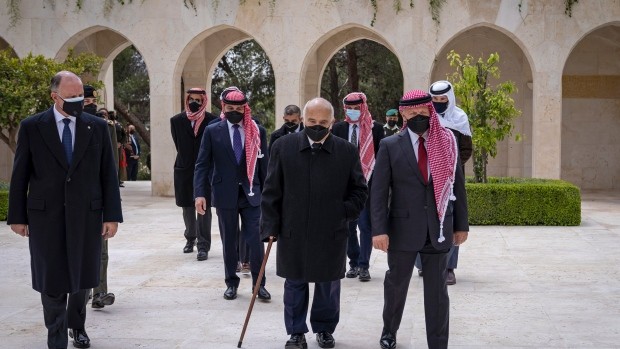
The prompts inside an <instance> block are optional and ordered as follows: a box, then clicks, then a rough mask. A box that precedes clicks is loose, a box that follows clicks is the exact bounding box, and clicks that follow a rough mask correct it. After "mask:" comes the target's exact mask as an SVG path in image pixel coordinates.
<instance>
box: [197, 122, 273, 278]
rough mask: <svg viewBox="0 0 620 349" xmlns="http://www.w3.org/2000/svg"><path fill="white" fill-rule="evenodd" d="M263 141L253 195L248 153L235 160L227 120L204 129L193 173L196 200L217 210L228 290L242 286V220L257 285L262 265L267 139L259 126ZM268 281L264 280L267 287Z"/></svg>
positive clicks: (267, 156)
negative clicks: (239, 246) (239, 248)
mask: <svg viewBox="0 0 620 349" xmlns="http://www.w3.org/2000/svg"><path fill="white" fill-rule="evenodd" d="M258 129H259V131H260V140H261V153H262V157H260V158H258V159H257V161H256V169H255V171H254V178H253V179H252V184H253V189H252V193H253V195H252V193H251V192H250V182H249V181H248V178H247V174H246V168H247V167H246V161H245V152H244V154H243V156H242V158H241V161H240V163H239V164H237V160H236V158H235V153H234V151H233V146H232V142H231V140H230V133H229V132H230V131H229V128H228V121H227V120H222V121H219V122H216V123H213V124H211V125H209V126H207V128H206V129H205V132H204V135H203V137H202V142H201V144H200V151H199V153H198V160H197V161H196V167H195V170H194V197H206V195H207V193H209V192H211V197H210V198H208V197H207V198H206V199H207V201H208V203H209V204H211V206H213V207H215V209H216V212H217V216H218V223H219V227H220V236H221V238H222V244H223V248H224V252H223V253H224V265H225V280H226V285H227V286H228V287H230V286H233V287H239V277H238V276H237V274H236V268H237V261H238V260H239V258H238V253H237V247H236V246H237V244H238V241H237V230H238V229H239V228H238V227H239V217H241V222H242V225H243V226H244V227H245V229H243V230H242V231H241V233H242V234H243V237H244V239H245V241H246V243H247V244H248V246H249V248H250V266H251V270H252V279H253V282H254V283H255V282H256V279H257V278H258V273H259V270H260V266H261V264H262V260H263V256H264V250H263V244H262V242H261V241H260V237H259V232H258V226H259V220H260V202H261V191H262V188H263V184H264V182H265V177H266V175H267V163H268V162H269V155H268V153H267V136H266V131H265V129H264V128H263V127H262V126H260V125H259V126H258ZM264 284H265V278H264V277H263V280H261V285H263V286H264Z"/></svg>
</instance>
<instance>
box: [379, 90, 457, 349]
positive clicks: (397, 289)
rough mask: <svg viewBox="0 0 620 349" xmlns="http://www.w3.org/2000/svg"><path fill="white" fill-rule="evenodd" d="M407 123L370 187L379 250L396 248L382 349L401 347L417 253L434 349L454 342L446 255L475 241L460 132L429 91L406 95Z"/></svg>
mask: <svg viewBox="0 0 620 349" xmlns="http://www.w3.org/2000/svg"><path fill="white" fill-rule="evenodd" d="M399 106H400V107H399V112H400V114H401V115H402V117H403V121H404V123H405V127H404V128H403V130H402V131H401V132H399V133H398V134H396V135H394V136H391V137H387V138H384V139H383V141H381V146H380V147H379V152H378V154H377V157H376V164H375V167H376V168H380V169H381V171H376V172H375V173H374V175H373V185H372V187H371V188H370V203H371V205H370V207H371V221H372V232H373V245H374V247H375V248H377V249H380V250H382V251H384V252H387V253H388V267H389V270H388V271H387V272H386V274H385V282H384V299H385V305H384V308H383V332H382V334H381V339H380V341H379V343H380V345H381V348H390V349H391V348H394V347H396V333H397V331H398V329H399V327H400V321H401V319H402V315H403V310H404V307H405V301H406V299H407V291H408V289H409V281H410V280H411V274H412V272H413V265H414V261H415V259H416V256H417V255H420V256H421V259H422V266H423V269H424V308H425V317H426V338H427V344H428V347H429V348H447V346H448V328H449V326H448V323H449V308H450V299H449V297H448V289H447V286H446V261H447V259H448V251H449V250H450V247H451V246H452V245H453V244H454V245H460V244H461V243H463V242H465V240H467V235H468V231H469V225H468V220H467V198H466V195H465V180H464V177H463V171H462V169H461V167H460V166H457V164H458V163H459V162H458V151H457V147H456V140H455V138H454V135H453V134H452V132H451V131H450V130H448V129H446V128H445V127H443V126H442V125H441V123H440V121H439V119H438V118H439V116H438V115H437V113H436V112H435V109H434V107H433V104H432V103H431V95H430V94H429V93H427V92H426V91H422V90H412V91H409V92H407V93H405V95H404V96H403V97H402V98H401V100H400V102H399Z"/></svg>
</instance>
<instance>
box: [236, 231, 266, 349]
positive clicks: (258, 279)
mask: <svg viewBox="0 0 620 349" xmlns="http://www.w3.org/2000/svg"><path fill="white" fill-rule="evenodd" d="M272 243H273V236H270V237H269V244H268V245H267V251H266V252H265V257H264V258H263V264H262V265H261V267H260V272H259V273H258V277H257V278H256V285H254V292H252V300H251V301H250V307H249V308H248V313H247V314H246V316H245V323H244V324H243V330H241V337H239V343H237V348H241V343H243V336H245V330H246V329H247V328H248V322H249V321H250V316H251V315H252V309H253V308H254V301H256V295H257V294H258V290H259V289H260V283H261V281H262V280H263V275H264V274H265V266H267V259H269V252H270V251H271V244H272Z"/></svg>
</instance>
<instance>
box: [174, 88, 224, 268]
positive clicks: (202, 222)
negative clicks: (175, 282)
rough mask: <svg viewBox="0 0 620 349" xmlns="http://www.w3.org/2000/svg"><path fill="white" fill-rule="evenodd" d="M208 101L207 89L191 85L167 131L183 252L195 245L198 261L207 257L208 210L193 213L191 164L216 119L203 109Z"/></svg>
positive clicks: (188, 251)
mask: <svg viewBox="0 0 620 349" xmlns="http://www.w3.org/2000/svg"><path fill="white" fill-rule="evenodd" d="M207 101H208V99H207V91H205V90H204V89H202V88H199V87H194V88H191V89H189V90H187V96H186V97H185V110H184V111H183V112H181V113H179V114H177V115H175V116H173V117H172V118H170V132H171V133H172V140H173V141H174V147H175V148H176V150H177V157H176V160H175V162H174V198H175V200H176V205H177V206H178V207H181V208H182V210H183V222H185V233H184V235H185V239H186V243H185V247H183V252H184V253H191V252H193V251H194V245H195V244H197V248H198V255H197V256H196V259H197V260H199V261H204V260H206V259H207V258H208V253H209V250H210V249H211V218H212V217H211V209H210V208H209V209H207V210H206V212H205V214H204V215H196V208H195V207H194V167H195V166H196V159H197V158H198V151H199V150H200V142H201V141H202V135H203V134H204V130H205V128H206V127H207V125H208V124H209V122H211V121H213V120H216V119H217V117H216V116H215V115H213V114H211V113H209V112H207V111H206V109H207ZM196 240H197V241H196Z"/></svg>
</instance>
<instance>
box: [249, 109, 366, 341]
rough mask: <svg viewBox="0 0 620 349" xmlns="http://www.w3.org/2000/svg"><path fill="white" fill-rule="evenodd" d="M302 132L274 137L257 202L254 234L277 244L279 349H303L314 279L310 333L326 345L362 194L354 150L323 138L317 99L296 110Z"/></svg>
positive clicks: (324, 116)
mask: <svg viewBox="0 0 620 349" xmlns="http://www.w3.org/2000/svg"><path fill="white" fill-rule="evenodd" d="M303 116H304V123H305V125H306V128H304V131H303V132H299V133H295V134H292V135H289V136H286V137H282V138H280V139H279V140H278V141H276V142H275V143H274V144H273V148H272V149H271V161H270V163H269V170H268V174H267V180H266V181H265V189H264V191H263V201H262V203H261V209H262V220H261V236H262V238H263V240H267V239H269V236H273V237H274V238H276V239H277V240H278V251H277V266H276V268H277V269H276V270H277V274H278V276H280V277H283V278H286V280H285V282H284V323H285V326H286V332H287V334H289V335H291V338H290V339H289V340H288V342H287V343H286V348H306V346H307V344H306V339H305V335H304V334H305V333H306V332H308V327H307V325H306V316H307V312H308V302H309V300H308V298H309V293H308V292H309V290H308V286H309V285H308V283H309V282H314V283H315V284H314V298H313V301H312V308H311V312H310V324H311V326H312V331H313V332H314V333H316V339H317V342H318V344H319V346H320V347H321V348H333V347H334V345H335V340H334V337H333V336H332V334H333V333H334V331H335V330H336V326H337V324H338V320H339V315H340V279H342V278H343V277H344V274H345V270H346V269H345V266H346V245H347V238H348V222H349V221H352V220H355V219H356V218H357V217H358V215H359V212H360V211H361V209H362V207H363V206H364V203H365V201H366V198H367V195H368V192H367V187H366V180H365V179H364V176H363V173H362V168H361V166H360V160H359V156H358V155H357V149H356V148H355V147H354V146H353V145H352V144H350V143H348V142H347V141H345V140H342V139H340V138H337V137H334V136H333V135H330V133H329V128H330V126H331V125H332V124H333V122H334V109H333V107H332V106H331V104H330V103H329V102H328V101H327V100H325V99H322V98H315V99H313V100H311V101H309V102H308V103H307V104H306V106H305V107H304V113H303Z"/></svg>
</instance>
